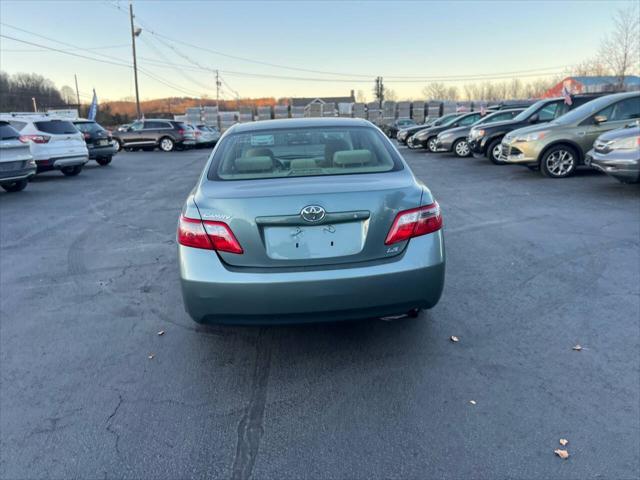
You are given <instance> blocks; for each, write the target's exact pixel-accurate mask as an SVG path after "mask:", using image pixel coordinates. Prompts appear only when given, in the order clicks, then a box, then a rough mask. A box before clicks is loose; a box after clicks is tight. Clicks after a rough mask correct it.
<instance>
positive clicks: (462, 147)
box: [456, 142, 469, 157]
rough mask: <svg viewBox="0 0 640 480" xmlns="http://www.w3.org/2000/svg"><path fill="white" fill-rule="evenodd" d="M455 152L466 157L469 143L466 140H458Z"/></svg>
mask: <svg viewBox="0 0 640 480" xmlns="http://www.w3.org/2000/svg"><path fill="white" fill-rule="evenodd" d="M456 153H457V154H458V155H460V156H461V157H466V156H467V155H468V154H469V144H468V143H467V142H458V143H457V144H456Z"/></svg>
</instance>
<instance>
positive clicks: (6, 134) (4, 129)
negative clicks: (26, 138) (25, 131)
mask: <svg viewBox="0 0 640 480" xmlns="http://www.w3.org/2000/svg"><path fill="white" fill-rule="evenodd" d="M19 137H20V134H19V133H18V131H17V130H16V129H15V128H13V127H12V126H11V125H9V123H8V122H0V140H12V139H14V138H19Z"/></svg>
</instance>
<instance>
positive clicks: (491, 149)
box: [487, 138, 506, 165]
mask: <svg viewBox="0 0 640 480" xmlns="http://www.w3.org/2000/svg"><path fill="white" fill-rule="evenodd" d="M501 143H502V139H501V138H498V139H496V140H494V141H493V142H491V143H490V144H489V146H488V147H487V158H488V159H489V160H490V161H491V163H493V164H494V165H504V164H505V163H506V162H503V161H502V160H500V159H499V158H498V156H499V155H500V144H501Z"/></svg>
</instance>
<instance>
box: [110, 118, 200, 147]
mask: <svg viewBox="0 0 640 480" xmlns="http://www.w3.org/2000/svg"><path fill="white" fill-rule="evenodd" d="M113 138H114V139H115V140H116V142H117V148H118V150H121V149H123V148H125V149H137V148H151V149H153V148H156V147H158V148H159V149H160V150H162V151H163V152H171V151H173V149H175V148H184V147H189V146H194V145H195V143H196V141H195V135H193V133H191V134H189V133H188V128H187V125H186V124H184V123H183V122H176V121H175V120H165V119H145V120H136V121H135V122H133V123H132V124H131V126H130V127H129V128H128V129H127V130H126V131H123V132H118V131H116V132H114V133H113Z"/></svg>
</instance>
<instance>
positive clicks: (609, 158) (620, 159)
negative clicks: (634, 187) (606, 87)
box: [585, 122, 640, 183]
mask: <svg viewBox="0 0 640 480" xmlns="http://www.w3.org/2000/svg"><path fill="white" fill-rule="evenodd" d="M585 164H586V165H587V166H590V167H592V168H595V169H597V170H600V171H601V172H604V173H606V174H607V175H610V176H612V177H613V178H615V179H616V180H619V181H620V182H622V183H638V182H640V124H639V123H638V122H635V123H634V124H632V125H628V126H626V127H625V128H620V129H618V130H612V131H611V132H607V133H604V134H602V135H600V136H599V137H598V138H597V140H596V141H595V143H594V144H593V149H592V150H590V151H589V152H588V153H587V156H586V157H585Z"/></svg>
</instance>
